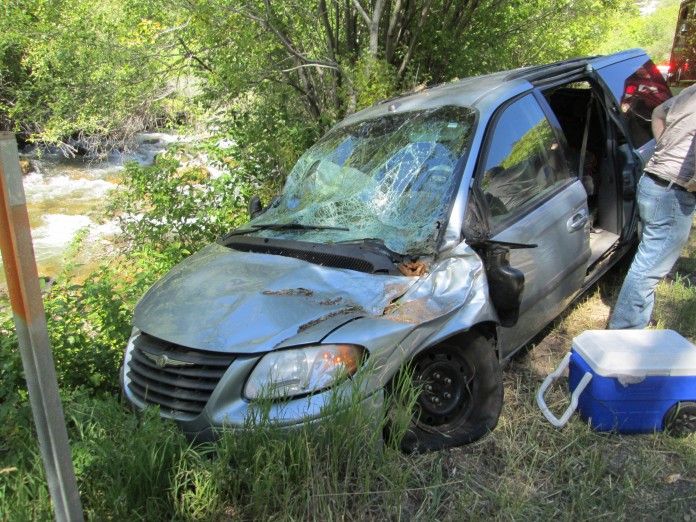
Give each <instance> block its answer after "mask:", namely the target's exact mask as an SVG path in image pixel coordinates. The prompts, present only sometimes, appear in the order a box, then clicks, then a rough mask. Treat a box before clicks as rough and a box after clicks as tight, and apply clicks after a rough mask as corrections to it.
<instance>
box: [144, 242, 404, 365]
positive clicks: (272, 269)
mask: <svg viewBox="0 0 696 522" xmlns="http://www.w3.org/2000/svg"><path fill="white" fill-rule="evenodd" d="M417 281H418V278H416V277H400V276H385V275H371V274H365V273H361V272H356V271H352V270H342V269H336V268H327V267H323V266H319V265H314V264H310V263H307V262H305V261H301V260H298V259H293V258H288V257H282V256H273V255H266V254H256V253H246V252H238V251H235V250H231V249H229V248H226V247H224V246H221V245H218V244H213V245H210V246H208V247H206V248H205V249H203V250H201V251H200V252H199V253H197V254H195V255H193V256H191V257H190V258H188V259H187V260H186V261H184V262H183V263H181V264H179V265H177V266H176V267H174V268H173V269H172V270H171V271H170V272H169V273H168V274H167V275H166V276H164V277H163V278H162V279H160V280H159V281H158V282H157V283H156V284H155V285H154V286H153V287H152V288H151V289H150V290H149V291H148V292H147V293H146V294H145V296H143V298H142V299H141V301H140V302H139V303H138V305H137V307H136V309H135V315H134V318H133V324H134V326H136V327H137V328H139V329H140V330H143V331H145V332H147V333H148V334H150V335H153V336H155V337H158V338H161V339H164V340H167V341H170V342H172V343H176V344H179V345H182V346H188V347H191V348H198V349H202V350H210V351H218V352H220V351H229V352H235V353H257V352H264V351H268V350H271V349H273V348H274V347H276V346H277V345H278V344H280V343H281V342H283V341H285V340H288V339H290V338H292V337H293V336H296V335H297V334H299V333H304V335H303V339H302V340H303V342H318V341H320V340H321V339H322V338H323V337H325V336H326V335H327V334H328V333H330V332H331V331H332V330H333V329H335V328H337V327H339V326H340V325H341V324H344V323H345V322H346V321H349V320H351V319H353V318H355V317H360V316H365V315H370V316H379V315H382V314H383V313H384V311H385V308H386V307H387V306H388V305H389V304H390V303H391V302H392V301H394V300H395V299H397V298H399V297H400V296H402V295H403V294H404V293H405V292H406V291H407V290H408V289H409V288H410V287H411V286H412V285H413V284H414V283H416V282H417Z"/></svg>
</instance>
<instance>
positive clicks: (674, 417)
mask: <svg viewBox="0 0 696 522" xmlns="http://www.w3.org/2000/svg"><path fill="white" fill-rule="evenodd" d="M663 423H664V426H665V431H666V432H667V433H669V434H670V435H672V436H674V437H686V436H687V435H689V434H691V433H696V402H678V403H677V404H675V405H674V406H672V407H671V408H670V409H669V410H667V413H665V417H664V420H663Z"/></svg>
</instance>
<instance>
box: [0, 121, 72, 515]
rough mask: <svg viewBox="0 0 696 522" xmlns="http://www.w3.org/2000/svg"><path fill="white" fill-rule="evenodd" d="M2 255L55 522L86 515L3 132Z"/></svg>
mask: <svg viewBox="0 0 696 522" xmlns="http://www.w3.org/2000/svg"><path fill="white" fill-rule="evenodd" d="M0 253H2V260H3V264H4V266H5V275H6V276H7V284H8V287H9V292H10V303H11V305H12V313H13V314H14V321H15V328H16V329H17V337H18V339H19V351H20V355H21V356H22V365H23V366H24V373H25V377H26V380H27V388H28V389H29V400H30V402H31V409H32V413H33V415H34V422H35V423H36V431H37V433H38V437H39V446H40V449H41V456H42V458H43V463H44V469H45V470H46V478H47V480H48V488H49V491H50V493H51V499H52V500H53V508H54V512H55V517H56V520H58V521H59V522H63V521H66V522H68V521H70V522H71V521H82V520H84V515H83V513H82V506H81V504H80V496H79V493H78V489H77V480H76V478H75V470H74V468H73V462H72V455H71V453H70V444H69V442H68V430H67V428H66V427H65V417H64V416H63V407H62V405H61V402H60V395H59V393H58V380H57V378H56V369H55V366H54V364H53V354H52V353H51V345H50V342H49V338H48V329H47V326H46V315H45V313H44V307H43V301H42V299H41V289H40V287H39V275H38V271H37V268H36V259H35V257H34V245H33V243H32V240H31V229H30V227H29V215H28V213H27V206H26V199H25V196H24V185H23V184H22V173H21V171H20V168H19V155H18V152H17V141H16V140H15V136H14V133H11V132H0Z"/></svg>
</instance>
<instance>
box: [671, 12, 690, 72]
mask: <svg viewBox="0 0 696 522" xmlns="http://www.w3.org/2000/svg"><path fill="white" fill-rule="evenodd" d="M669 81H671V82H675V83H682V82H695V81H696V0H684V1H683V2H682V3H681V6H680V7H679V18H678V19H677V28H676V31H675V32H674V43H673V44H672V56H671V58H670V60H669Z"/></svg>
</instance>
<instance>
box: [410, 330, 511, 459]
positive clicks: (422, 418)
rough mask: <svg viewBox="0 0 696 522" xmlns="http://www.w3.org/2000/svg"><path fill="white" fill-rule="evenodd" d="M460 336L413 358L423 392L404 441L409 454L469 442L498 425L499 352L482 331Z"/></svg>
mask: <svg viewBox="0 0 696 522" xmlns="http://www.w3.org/2000/svg"><path fill="white" fill-rule="evenodd" d="M460 339H461V342H457V343H455V342H453V341H448V342H445V343H442V344H439V345H437V346H435V347H433V348H430V349H428V350H426V351H424V352H422V353H421V354H419V355H418V356H416V358H415V359H414V360H413V363H412V377H411V379H412V383H413V385H414V387H415V388H416V389H417V390H419V395H418V397H417V400H416V402H415V406H414V408H413V409H412V415H411V420H410V423H409V427H408V429H407V431H406V433H405V435H404V438H403V439H402V442H401V449H402V450H403V451H405V452H407V453H412V452H424V451H435V450H438V449H441V448H446V447H452V446H460V445H462V444H467V443H470V442H473V441H475V440H478V439H480V438H481V437H483V436H484V435H485V434H486V433H488V432H489V431H491V430H493V428H495V426H496V424H497V423H498V417H499V416H500V410H501V408H502V405H503V380H502V372H501V367H500V364H499V363H498V359H497V357H496V354H495V350H494V349H493V346H492V345H491V342H490V341H489V340H488V339H486V338H485V337H484V336H483V335H481V334H479V333H475V332H470V333H468V334H466V335H465V336H463V337H461V338H460Z"/></svg>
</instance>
